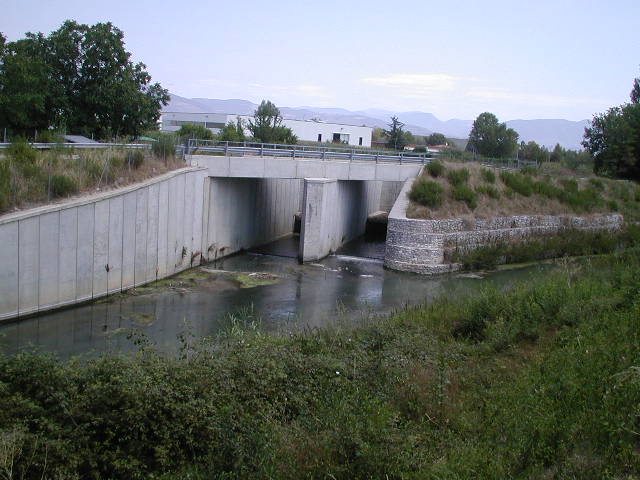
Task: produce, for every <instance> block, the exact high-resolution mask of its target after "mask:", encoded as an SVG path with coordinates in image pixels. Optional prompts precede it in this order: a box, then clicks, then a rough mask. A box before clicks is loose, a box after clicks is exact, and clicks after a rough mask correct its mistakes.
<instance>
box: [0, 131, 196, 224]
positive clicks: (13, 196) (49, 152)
mask: <svg viewBox="0 0 640 480" xmlns="http://www.w3.org/2000/svg"><path fill="white" fill-rule="evenodd" d="M10 145H11V144H6V143H5V144H0V214H2V213H4V212H6V211H7V210H10V209H11V208H20V207H23V206H30V205H33V204H38V203H45V202H50V201H52V200H54V199H55V198H58V197H66V196H69V195H73V194H75V193H79V192H83V191H84V192H90V191H96V190H100V189H102V188H104V187H106V186H123V185H126V184H129V183H133V182H138V181H142V180H144V179H146V178H149V177H152V176H154V175H158V174H159V173H162V172H163V171H167V170H171V169H173V168H177V167H180V166H182V165H183V163H184V154H183V148H182V146H179V147H178V148H176V149H175V152H173V151H167V152H164V151H163V150H162V149H157V148H155V149H154V154H153V155H150V154H149V153H147V151H149V150H150V148H151V146H150V145H149V144H120V143H108V144H103V143H91V144H77V143H70V144H43V143H34V144H29V145H27V144H14V145H15V147H14V148H13V149H12V150H11V151H9V150H7V148H8V147H9V146H10ZM30 147H31V148H30ZM170 148H171V149H173V148H174V147H173V145H171V147H170ZM2 149H4V150H2ZM36 150H37V152H36ZM38 152H39V153H38ZM3 153H4V155H3Z"/></svg>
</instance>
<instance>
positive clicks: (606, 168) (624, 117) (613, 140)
mask: <svg viewBox="0 0 640 480" xmlns="http://www.w3.org/2000/svg"><path fill="white" fill-rule="evenodd" d="M582 144H583V146H584V147H585V148H586V149H587V150H588V151H589V152H591V154H592V155H593V157H594V159H595V165H594V171H595V172H596V173H598V174H601V175H608V176H614V177H618V178H628V179H633V180H640V104H628V105H623V106H621V107H614V108H610V109H609V110H608V111H607V112H606V113H603V114H599V115H596V116H595V117H594V118H593V120H592V122H591V126H590V127H588V128H586V129H585V134H584V141H583V143H582Z"/></svg>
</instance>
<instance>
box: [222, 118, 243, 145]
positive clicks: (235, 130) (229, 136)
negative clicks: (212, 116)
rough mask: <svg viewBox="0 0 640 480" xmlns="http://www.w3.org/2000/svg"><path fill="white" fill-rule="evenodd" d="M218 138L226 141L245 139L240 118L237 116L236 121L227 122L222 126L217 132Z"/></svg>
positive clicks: (241, 140)
mask: <svg viewBox="0 0 640 480" xmlns="http://www.w3.org/2000/svg"><path fill="white" fill-rule="evenodd" d="M218 140H223V141H226V142H243V141H244V140H245V136H244V125H243V123H242V119H240V118H238V120H237V122H236V123H233V122H229V123H227V124H226V125H225V126H224V127H222V130H221V131H220V133H219V134H218Z"/></svg>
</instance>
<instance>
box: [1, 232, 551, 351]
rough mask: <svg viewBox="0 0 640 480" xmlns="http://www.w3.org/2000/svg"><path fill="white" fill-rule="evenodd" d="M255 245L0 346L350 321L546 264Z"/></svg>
mask: <svg viewBox="0 0 640 480" xmlns="http://www.w3.org/2000/svg"><path fill="white" fill-rule="evenodd" d="M259 251H260V252H262V253H256V252H247V253H242V254H238V255H234V256H231V257H228V258H224V259H222V260H220V261H218V262H216V263H215V264H210V265H207V266H206V267H205V269H204V270H205V271H204V272H198V271H195V272H194V271H191V272H188V273H187V274H185V275H181V276H178V277H174V278H172V279H168V280H165V281H162V282H161V286H154V287H150V288H141V289H136V290H135V291H134V292H131V293H124V294H121V295H116V296H112V297H108V298H106V299H103V300H99V301H97V302H94V303H90V304H86V305H80V306H77V307H72V308H70V309H67V310H62V311H57V312H52V313H46V314H43V315H40V316H37V317H33V318H27V319H24V320H20V321H16V322H13V323H9V324H4V325H1V326H0V345H1V347H0V348H2V350H3V351H5V352H7V353H16V352H19V351H21V350H24V349H32V348H34V347H35V348H37V349H39V350H42V351H49V352H56V353H57V354H59V355H60V356H61V357H69V356H73V355H79V354H90V355H96V354H100V353H105V352H126V351H131V350H135V349H137V348H138V347H137V346H136V344H135V343H136V340H137V339H138V340H139V338H140V337H141V336H144V337H145V338H146V339H148V340H149V341H151V342H152V343H155V344H156V345H158V346H159V347H160V348H162V349H164V350H167V351H174V350H177V349H178V348H179V347H180V340H179V336H180V335H184V334H185V333H186V334H188V335H193V336H195V337H203V336H211V335H216V334H217V333H219V332H221V331H222V330H224V329H227V328H229V326H230V324H231V323H232V321H231V318H247V317H249V318H253V319H257V320H258V321H257V324H258V328H261V329H263V330H265V331H269V332H276V333H286V332H289V331H295V330H301V329H312V328H320V327H323V326H326V325H328V324H331V323H333V322H336V321H340V322H346V323H358V322H361V321H363V320H364V319H366V318H369V317H370V316H371V315H381V314H388V313H391V312H393V311H394V310H398V309H401V308H402V307H404V306H405V305H412V304H417V303H424V302H428V301H430V300H432V299H434V298H436V297H439V296H447V297H456V296H461V295H466V294H469V293H471V292H474V291H476V290H478V289H479V288H481V287H482V286H485V285H494V286H497V287H498V288H507V287H509V286H510V285H512V284H513V283H514V282H517V281H521V280H527V279H532V278H537V277H541V276H543V275H544V274H545V273H547V272H549V269H551V268H554V267H553V266H552V265H534V266H528V267H523V268H517V269H511V270H507V271H496V272H490V273H487V274H482V275H467V274H446V275H439V276H432V277H425V276H421V275H416V274H411V273H401V272H395V271H391V270H385V269H384V268H383V266H382V256H383V255H384V243H383V242H380V241H374V242H370V241H369V242H368V241H365V240H364V239H359V240H356V241H354V242H352V243H350V244H348V245H346V246H345V247H344V248H342V249H341V250H340V251H339V252H338V254H337V255H332V256H330V257H327V258H325V259H324V260H322V261H319V262H317V263H310V264H305V265H300V264H298V262H297V259H296V258H295V256H296V253H297V242H296V239H295V238H290V239H285V240H282V241H280V242H277V243H275V244H274V245H271V246H270V247H268V248H261V249H260V250H259ZM269 253H274V254H275V255H272V254H269ZM227 272H231V273H227ZM234 272H264V273H268V274H269V275H262V276H248V275H242V276H237V275H235V274H234ZM193 277H197V278H195V279H192V278H193ZM262 277H266V281H273V280H275V281H276V283H272V284H269V285H259V286H254V287H252V288H243V282H245V281H247V280H248V281H250V282H253V280H254V279H257V281H258V282H261V281H263V278H262Z"/></svg>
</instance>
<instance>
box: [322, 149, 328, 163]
mask: <svg viewBox="0 0 640 480" xmlns="http://www.w3.org/2000/svg"><path fill="white" fill-rule="evenodd" d="M326 153H327V147H324V148H323V150H322V160H324V159H325V155H326Z"/></svg>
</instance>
